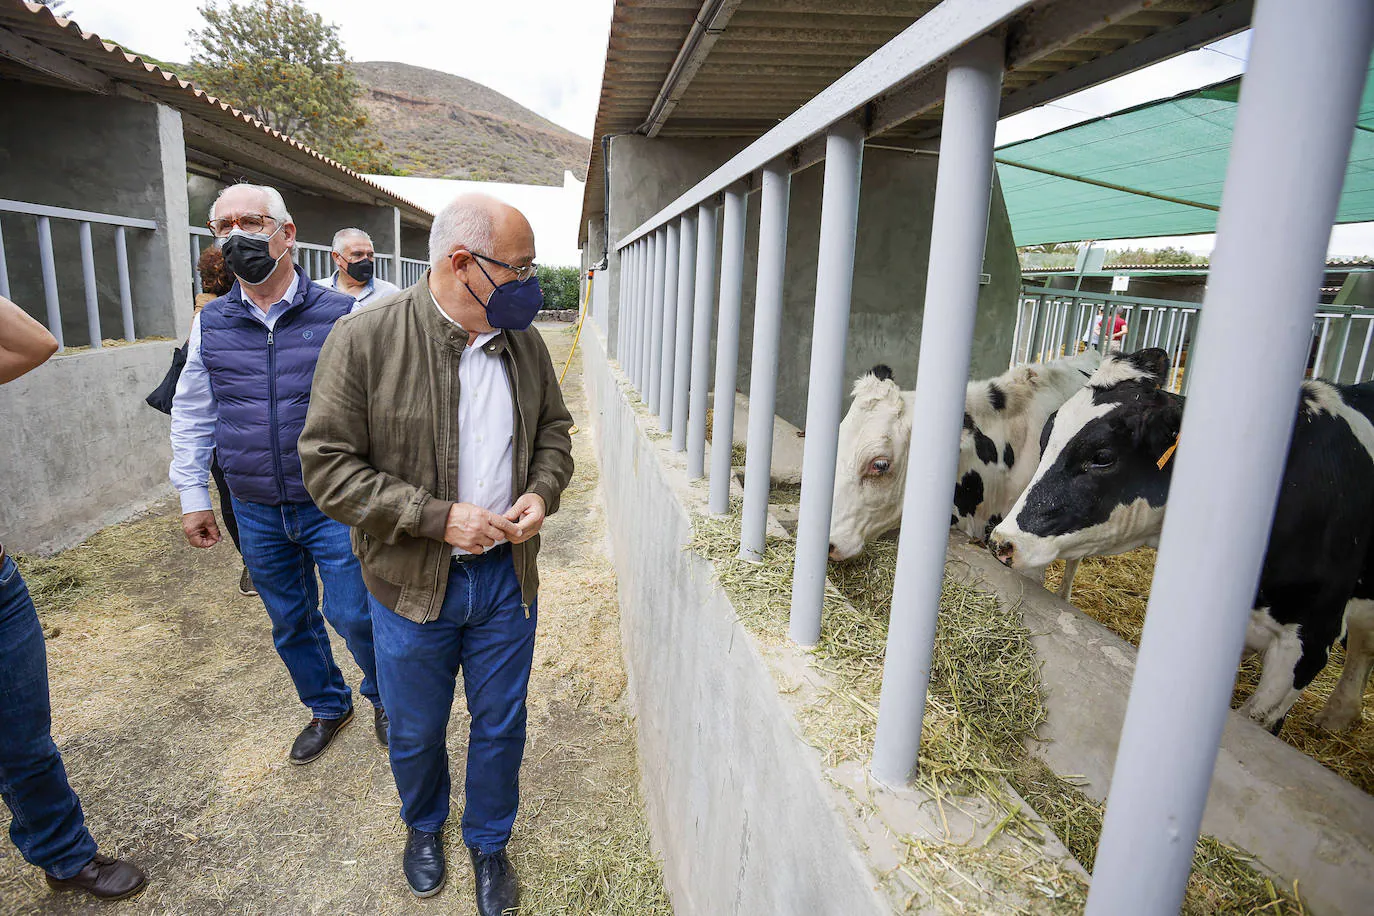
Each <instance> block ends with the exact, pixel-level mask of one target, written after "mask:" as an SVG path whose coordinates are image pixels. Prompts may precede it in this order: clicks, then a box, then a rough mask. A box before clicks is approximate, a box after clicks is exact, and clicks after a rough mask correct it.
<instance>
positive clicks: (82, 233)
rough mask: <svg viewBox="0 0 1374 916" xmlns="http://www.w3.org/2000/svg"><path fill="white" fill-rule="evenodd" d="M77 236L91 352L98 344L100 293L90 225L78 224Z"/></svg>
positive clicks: (97, 348) (99, 344) (97, 347)
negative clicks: (79, 244) (79, 245)
mask: <svg viewBox="0 0 1374 916" xmlns="http://www.w3.org/2000/svg"><path fill="white" fill-rule="evenodd" d="M77 235H78V236H79V237H80V239H81V278H82V279H83V280H84V281H85V286H86V334H87V336H88V337H89V338H90V345H91V349H92V350H99V349H100V347H101V343H100V291H99V289H97V288H96V285H95V250H94V248H93V247H92V245H91V224H90V223H79V224H78V225H77Z"/></svg>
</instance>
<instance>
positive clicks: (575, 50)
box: [67, 0, 1374, 255]
mask: <svg viewBox="0 0 1374 916" xmlns="http://www.w3.org/2000/svg"><path fill="white" fill-rule="evenodd" d="M305 4H306V6H308V7H310V8H311V9H313V10H315V11H317V12H319V13H321V14H323V15H324V16H325V18H326V19H327V20H328V21H331V22H334V23H337V24H338V25H339V31H340V35H341V37H342V39H343V43H344V46H345V47H346V48H347V49H348V53H349V55H350V56H351V57H352V58H353V59H354V60H360V61H367V60H394V61H401V62H403V63H408V64H414V65H416V66H421V67H430V68H432V69H434V70H442V71H444V72H447V73H455V74H457V75H459V76H463V77H466V78H468V79H470V80H475V81H476V82H479V83H482V84H483V85H485V86H490V87H491V88H492V89H495V90H497V91H498V92H501V93H503V94H505V95H507V96H509V97H511V98H512V99H514V100H515V101H517V102H519V103H520V104H522V105H524V106H525V107H527V108H529V109H531V110H533V111H535V112H537V113H538V114H541V115H543V116H544V117H546V118H548V119H549V120H551V121H553V122H554V123H556V124H560V125H562V126H563V127H566V128H568V129H569V130H571V131H574V132H575V133H578V134H580V135H582V136H584V137H590V136H591V135H592V129H593V123H594V121H595V118H596V106H597V102H598V100H599V98H600V93H601V74H602V69H603V67H604V65H605V59H606V36H607V34H608V32H609V31H610V21H611V10H612V7H613V6H614V2H613V0H514V2H508V3H486V2H482V3H479V2H476V0H428V2H423V3H417V2H407V0H392V2H390V3H378V2H377V0H305ZM200 5H201V4H200V2H198V0H137V2H130V0H69V2H68V4H67V12H68V14H69V15H70V16H71V17H72V18H73V19H75V20H76V21H77V22H78V23H80V25H81V27H82V28H84V29H86V30H88V31H93V32H96V33H98V34H100V35H101V36H102V37H104V38H107V39H112V40H116V41H119V42H120V43H121V44H124V45H127V46H129V47H131V48H134V49H136V50H140V51H145V52H146V53H148V54H151V55H153V56H154V57H157V58H159V59H161V60H170V61H185V60H187V59H189V58H190V56H191V52H190V48H189V46H188V38H187V36H188V35H189V33H190V32H191V30H193V29H196V28H198V27H199V26H200V25H201V18H200V14H199V13H198V12H197V7H198V6H200ZM379 10H381V11H382V13H381V14H379ZM1249 47H1250V36H1249V33H1248V32H1246V33H1242V34H1239V35H1235V36H1232V37H1231V38H1227V39H1224V40H1222V41H1219V42H1216V43H1215V44H1212V45H1209V46H1207V47H1206V48H1203V49H1200V50H1197V51H1193V52H1190V53H1188V54H1182V55H1179V56H1178V57H1175V58H1173V59H1171V60H1167V61H1163V62H1162V63H1158V64H1155V65H1153V66H1151V67H1147V68H1145V69H1143V70H1140V71H1137V72H1136V73H1132V74H1128V75H1126V76H1124V77H1121V78H1119V79H1116V80H1113V81H1112V82H1110V83H1106V84H1103V85H1101V86H1098V87H1096V88H1093V89H1089V90H1086V91H1084V92H1080V93H1077V94H1076V95H1072V96H1067V97H1065V98H1063V99H1060V100H1059V101H1057V102H1054V103H1051V104H1050V105H1045V106H1042V107H1040V108H1036V109H1033V110H1031V111H1028V112H1024V113H1022V114H1020V115H1017V116H1015V117H1012V118H1007V119H1005V120H1003V121H1002V122H1001V123H1000V124H999V125H998V127H997V142H998V143H999V144H1003V143H1010V142H1013V141H1015V140H1025V139H1028V138H1030V137H1034V136H1038V135H1040V134H1043V133H1047V132H1048V131H1051V130H1057V129H1059V128H1061V127H1066V126H1068V125H1070V124H1075V123H1078V122H1079V121H1084V120H1087V119H1089V118H1093V117H1099V116H1101V115H1105V114H1109V113H1110V112H1113V111H1119V110H1121V109H1122V108H1127V107H1130V106H1133V105H1139V104H1142V103H1144V102H1148V101H1152V100H1154V99H1161V98H1168V97H1170V96H1173V95H1177V94H1179V93H1181V92H1186V91H1188V90H1190V89H1196V88H1198V87H1199V86H1205V85H1208V84H1210V83H1214V82H1218V81H1220V80H1224V79H1228V78H1230V77H1233V76H1236V75H1238V74H1240V73H1241V72H1243V70H1244V67H1245V58H1246V55H1247V53H1248V52H1249ZM1122 244H1126V243H1122ZM1129 244H1132V245H1137V244H1145V245H1150V246H1156V245H1158V246H1162V245H1169V244H1178V245H1182V246H1184V247H1186V248H1189V249H1191V250H1194V251H1198V252H1202V253H1206V252H1208V251H1210V250H1211V248H1212V236H1210V235H1206V236H1188V237H1179V238H1162V239H1157V240H1156V239H1152V240H1143V241H1137V242H1131V243H1129ZM1117 247H1120V246H1117ZM1330 253H1331V254H1333V255H1354V254H1374V224H1369V223H1363V224H1358V225H1354V226H1344V227H1340V226H1338V227H1336V230H1335V232H1334V233H1333V235H1332V244H1331V249H1330Z"/></svg>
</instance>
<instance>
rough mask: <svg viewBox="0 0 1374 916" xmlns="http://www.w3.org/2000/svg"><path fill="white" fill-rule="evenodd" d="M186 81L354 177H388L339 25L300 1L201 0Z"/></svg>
mask: <svg viewBox="0 0 1374 916" xmlns="http://www.w3.org/2000/svg"><path fill="white" fill-rule="evenodd" d="M200 14H201V16H202V17H204V19H205V28H204V29H200V30H197V31H194V32H192V33H191V47H192V55H191V64H190V67H189V74H188V75H189V76H190V78H191V79H192V80H193V81H194V82H196V83H197V84H198V85H199V86H200V87H201V88H202V89H205V90H206V91H207V92H209V93H211V94H212V95H215V96H218V97H219V98H220V99H222V100H223V101H226V102H228V103H229V104H231V105H233V106H234V107H235V108H238V109H240V110H242V111H246V112H248V113H249V114H251V115H253V116H254V117H256V118H257V119H258V120H260V121H262V122H263V123H264V124H266V125H268V126H269V127H272V128H274V129H276V130H279V131H281V132H282V133H283V134H286V135H287V136H289V137H291V138H293V139H295V140H299V141H300V142H302V143H305V144H307V145H309V146H312V147H314V148H315V149H316V150H318V151H319V152H321V153H323V154H324V155H326V156H330V157H332V158H334V159H337V160H338V161H339V162H342V163H343V164H344V165H347V166H349V167H351V168H354V169H357V170H358V171H360V172H390V171H391V162H390V159H389V157H388V156H387V153H386V150H385V148H384V147H383V146H382V144H381V143H380V142H379V141H378V140H377V139H376V137H375V136H373V134H372V132H371V129H370V128H369V126H368V120H367V114H366V112H364V111H363V108H362V104H361V103H360V101H359V100H360V98H361V96H362V93H363V88H362V85H361V84H360V83H359V82H358V80H357V79H356V78H355V77H354V76H353V73H352V72H351V71H350V70H349V69H348V54H347V53H346V52H345V51H344V47H343V44H342V42H341V41H340V40H339V27H338V26H337V25H335V24H334V23H331V22H325V21H324V17H323V16H321V15H320V14H319V13H312V12H311V11H310V10H308V9H306V8H305V6H304V4H303V3H302V2H301V0H244V2H242V3H237V2H234V0H229V2H228V3H226V4H225V5H224V6H223V7H221V6H220V3H219V0H207V2H206V3H205V5H204V6H202V7H200Z"/></svg>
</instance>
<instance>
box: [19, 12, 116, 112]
mask: <svg viewBox="0 0 1374 916" xmlns="http://www.w3.org/2000/svg"><path fill="white" fill-rule="evenodd" d="M0 57H4V58H6V59H8V60H12V61H15V62H16V63H19V64H23V65H24V66H26V67H28V68H30V69H32V70H37V71H38V72H40V73H45V74H47V75H48V76H51V77H53V78H55V79H58V80H61V81H62V82H63V83H66V84H67V85H70V86H75V87H76V88H78V89H84V90H86V91H87V92H94V93H96V94H97V95H109V94H110V93H111V92H113V91H114V86H115V83H114V80H112V79H110V78H109V77H108V76H106V75H105V74H103V73H101V72H100V71H99V70H96V69H94V68H92V67H88V66H86V65H85V64H81V63H77V62H76V61H74V60H72V59H71V58H70V57H67V56H66V55H65V54H59V53H57V52H56V51H54V50H52V49H50V48H45V47H43V46H42V45H40V44H38V43H37V42H33V41H29V40H28V39H27V38H25V37H24V36H22V35H20V34H19V33H17V32H14V31H11V30H10V29H7V28H4V27H0Z"/></svg>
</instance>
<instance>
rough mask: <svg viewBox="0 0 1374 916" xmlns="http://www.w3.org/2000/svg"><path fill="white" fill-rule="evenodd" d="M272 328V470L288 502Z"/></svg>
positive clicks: (269, 403)
mask: <svg viewBox="0 0 1374 916" xmlns="http://www.w3.org/2000/svg"><path fill="white" fill-rule="evenodd" d="M274 341H275V339H274V336H273V333H272V328H268V329H267V417H268V428H269V430H270V431H271V433H272V470H273V472H274V473H275V474H276V477H277V495H279V496H280V497H281V501H282V502H283V503H285V502H286V471H285V470H283V469H282V463H281V448H280V445H281V442H280V439H281V432H280V430H279V429H278V428H277V348H276V344H275V342H274Z"/></svg>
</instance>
